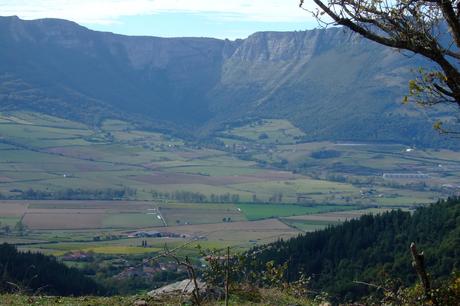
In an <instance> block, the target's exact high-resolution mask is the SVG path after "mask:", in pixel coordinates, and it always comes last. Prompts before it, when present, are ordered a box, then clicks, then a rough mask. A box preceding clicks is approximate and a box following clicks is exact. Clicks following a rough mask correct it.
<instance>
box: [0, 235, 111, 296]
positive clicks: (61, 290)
mask: <svg viewBox="0 0 460 306" xmlns="http://www.w3.org/2000/svg"><path fill="white" fill-rule="evenodd" d="M0 271H1V273H0V292H11V291H15V290H18V289H20V290H25V291H30V292H31V293H36V292H37V291H40V292H45V293H47V294H53V295H95V294H98V295H101V294H104V293H105V292H106V290H105V288H104V287H102V286H101V285H100V284H98V283H96V282H95V281H93V280H92V279H90V278H88V277H86V276H85V275H84V274H83V273H82V272H81V271H79V270H77V269H75V268H68V267H67V266H65V265H64V264H62V263H59V262H58V261H57V260H56V259H55V258H54V257H51V256H45V255H43V254H38V253H30V252H27V253H23V252H18V251H17V249H16V248H15V247H14V246H12V245H9V244H6V243H5V244H2V245H0Z"/></svg>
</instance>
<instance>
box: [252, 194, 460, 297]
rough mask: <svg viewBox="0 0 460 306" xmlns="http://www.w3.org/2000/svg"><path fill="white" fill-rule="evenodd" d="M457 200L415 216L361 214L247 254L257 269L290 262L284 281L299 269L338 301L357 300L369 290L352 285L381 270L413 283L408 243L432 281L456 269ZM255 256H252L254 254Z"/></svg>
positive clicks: (459, 230) (459, 214)
mask: <svg viewBox="0 0 460 306" xmlns="http://www.w3.org/2000/svg"><path fill="white" fill-rule="evenodd" d="M459 217H460V200H459V199H449V200H447V201H440V202H439V203H437V204H434V205H431V206H429V207H425V208H420V209H418V210H417V211H416V212H414V214H413V215H411V214H410V213H407V212H402V211H392V212H388V213H384V214H382V215H377V216H371V215H365V216H363V217H361V218H360V219H358V220H351V221H347V222H345V223H344V224H343V225H339V226H334V227H330V228H327V229H325V230H322V231H318V232H313V233H307V234H305V235H301V236H299V237H297V238H293V239H290V240H287V241H278V242H276V243H273V244H270V245H268V246H262V247H256V248H254V249H253V250H251V251H249V252H248V256H252V257H253V260H254V261H255V262H256V263H258V264H256V266H257V267H258V269H261V268H263V267H264V266H265V264H266V263H267V262H270V261H274V263H275V264H276V265H280V264H283V263H286V262H287V261H289V271H288V273H287V275H286V278H287V280H295V279H297V278H298V274H297V271H302V272H303V273H304V274H305V275H309V276H311V277H312V280H311V285H312V288H313V289H322V290H325V291H327V292H328V293H330V294H331V296H334V297H336V298H337V299H340V300H356V298H358V297H360V296H364V295H367V294H369V292H370V288H369V287H366V286H363V285H359V284H356V283H353V281H355V280H359V281H363V282H369V283H373V282H374V281H375V280H376V279H379V277H380V275H381V273H385V275H388V277H389V278H399V279H401V283H402V284H403V285H410V284H413V283H414V282H415V281H416V275H415V272H414V271H413V268H412V267H411V265H410V262H411V259H410V254H409V245H410V243H411V242H412V241H414V242H416V243H417V245H418V247H419V249H420V250H423V251H424V252H425V257H426V263H427V266H428V267H427V270H428V271H429V272H430V273H431V276H432V277H433V278H434V279H440V278H442V277H445V276H446V275H449V274H450V273H451V272H452V271H455V270H459V269H460V261H459V258H460V253H459V252H460V239H459V237H460V223H459V220H460V219H459ZM252 254H254V255H252Z"/></svg>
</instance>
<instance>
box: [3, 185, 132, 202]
mask: <svg viewBox="0 0 460 306" xmlns="http://www.w3.org/2000/svg"><path fill="white" fill-rule="evenodd" d="M15 192H19V193H20V194H18V195H12V196H5V195H2V194H0V199H9V200H119V199H126V198H130V197H133V196H135V195H136V192H137V191H136V190H135V189H132V188H122V189H112V188H107V189H82V188H75V189H74V188H67V189H62V190H58V191H44V190H35V189H32V188H30V189H27V190H15Z"/></svg>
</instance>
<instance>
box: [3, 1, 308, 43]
mask: <svg viewBox="0 0 460 306" xmlns="http://www.w3.org/2000/svg"><path fill="white" fill-rule="evenodd" d="M306 2H311V1H306ZM298 3H299V1H298V0H0V12H1V14H2V15H3V16H10V15H17V16H19V17H20V18H23V19H38V18H46V17H52V18H62V19H68V20H72V21H75V22H78V23H79V24H82V25H84V26H86V27H88V28H90V29H94V30H101V31H109V32H114V33H120V34H127V35H153V36H163V37H180V36H199V37H216V38H229V39H235V38H245V37H247V36H248V35H250V34H252V33H254V32H257V31H295V30H306V29H311V28H314V27H316V25H317V24H316V22H315V21H314V19H313V18H312V16H311V14H310V13H308V12H306V11H304V10H302V9H300V8H299V7H298ZM307 5H311V4H307Z"/></svg>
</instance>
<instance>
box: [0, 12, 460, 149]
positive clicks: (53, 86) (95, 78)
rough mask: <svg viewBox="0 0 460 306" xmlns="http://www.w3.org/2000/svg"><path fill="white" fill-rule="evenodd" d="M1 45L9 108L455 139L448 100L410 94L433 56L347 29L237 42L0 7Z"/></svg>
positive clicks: (203, 132) (1, 85)
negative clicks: (413, 98)
mask: <svg viewBox="0 0 460 306" xmlns="http://www.w3.org/2000/svg"><path fill="white" fill-rule="evenodd" d="M0 45H4V46H8V47H7V48H0V110H9V111H11V110H16V111H17V110H21V111H23V110H32V111H37V112H41V113H44V114H51V115H55V116H58V117H66V118H67V119H73V120H78V121H80V122H85V123H86V124H89V125H93V126H100V125H101V124H102V122H103V121H104V119H107V118H117V119H123V120H127V121H130V122H135V123H136V124H138V125H140V126H142V127H143V128H149V129H157V130H158V129H159V130H162V131H165V130H167V131H169V132H174V133H175V134H178V135H183V136H187V137H201V138H206V137H207V136H209V135H210V134H212V132H215V131H218V130H220V129H222V128H224V127H225V126H226V125H227V124H234V123H235V122H238V121H240V120H242V119H243V120H247V119H255V118H256V119H257V118H276V119H288V120H289V121H291V122H292V123H293V124H294V125H295V126H296V127H298V128H300V129H302V130H303V132H305V135H304V136H303V139H304V140H309V141H312V140H315V141H316V140H355V141H385V142H398V143H405V144H410V145H413V144H417V145H422V146H441V145H443V146H446V145H452V146H457V143H456V142H455V141H452V140H451V139H449V138H447V137H444V138H442V137H437V135H436V133H435V132H434V131H433V130H432V129H431V125H432V122H433V120H434V118H437V117H439V116H442V117H445V116H444V115H445V114H444V113H443V112H442V110H434V111H432V112H428V111H426V110H422V109H418V108H416V107H415V106H403V105H402V104H401V101H402V97H403V95H405V94H406V92H407V82H408V80H409V79H410V78H413V73H412V72H411V69H412V68H414V67H418V66H420V65H424V63H423V62H421V61H420V60H419V59H417V58H407V57H404V56H401V55H400V54H398V53H395V52H394V51H392V50H389V49H386V48H384V47H381V46H378V45H376V44H373V43H371V42H368V41H366V40H363V39H361V38H359V37H358V36H356V35H352V34H350V33H349V32H347V31H344V30H343V29H340V28H332V29H328V30H312V31H304V32H279V33H278V32H261V33H255V34H253V35H251V36H249V37H248V38H247V39H244V40H236V41H228V40H217V39H208V38H158V37H130V36H122V35H115V34H112V33H103V32H96V31H90V30H88V29H86V28H84V27H81V26H79V25H77V24H75V23H73V22H69V21H65V20H57V19H43V20H35V21H25V20H21V19H19V18H17V17H0ZM338 110H340V111H338ZM447 119H448V118H447Z"/></svg>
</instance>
